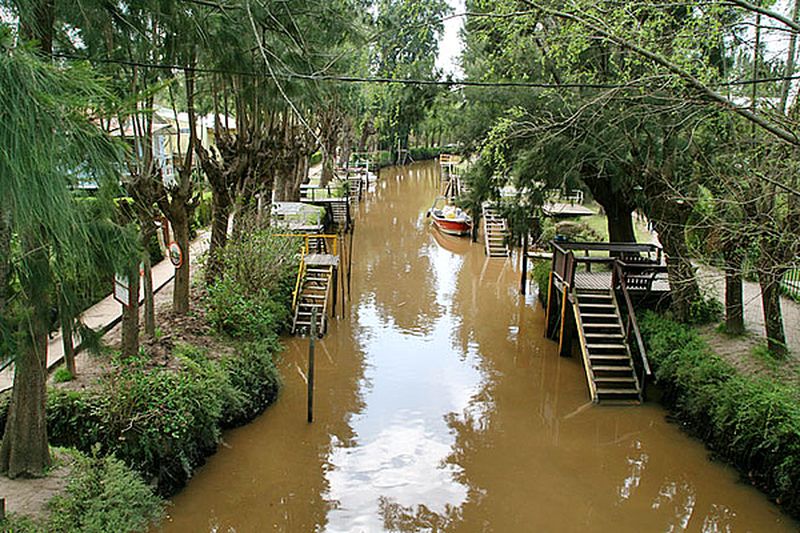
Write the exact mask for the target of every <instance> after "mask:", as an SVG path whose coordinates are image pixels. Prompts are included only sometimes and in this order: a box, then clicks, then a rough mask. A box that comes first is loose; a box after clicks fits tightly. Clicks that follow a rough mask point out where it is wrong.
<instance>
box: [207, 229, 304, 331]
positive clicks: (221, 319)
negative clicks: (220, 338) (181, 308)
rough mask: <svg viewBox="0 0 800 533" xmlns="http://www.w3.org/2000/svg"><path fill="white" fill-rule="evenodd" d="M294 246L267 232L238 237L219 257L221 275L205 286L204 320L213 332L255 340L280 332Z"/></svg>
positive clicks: (287, 304)
mask: <svg viewBox="0 0 800 533" xmlns="http://www.w3.org/2000/svg"><path fill="white" fill-rule="evenodd" d="M298 248H299V242H298V241H297V240H296V239H291V238H281V237H275V236H274V235H272V234H270V233H268V232H264V231H261V232H256V233H250V234H246V235H243V236H242V238H240V239H239V240H237V241H235V242H231V243H229V244H228V246H226V247H225V249H224V251H223V252H222V254H221V255H220V262H221V264H222V265H223V271H224V272H225V276H224V278H223V279H221V280H219V281H217V282H216V283H215V284H213V285H212V286H210V287H208V298H207V300H206V309H207V315H206V316H207V318H208V320H209V322H210V323H211V325H212V326H214V327H215V328H216V329H217V330H218V331H220V332H222V333H225V334H227V335H230V336H231V337H234V338H240V339H244V340H254V339H259V338H262V337H265V336H269V335H271V334H272V333H273V332H276V331H282V330H285V329H286V327H287V326H288V324H289V318H290V312H289V310H290V307H291V298H292V291H293V290H294V284H295V279H296V276H297V268H298V261H299V258H298V254H297V252H298Z"/></svg>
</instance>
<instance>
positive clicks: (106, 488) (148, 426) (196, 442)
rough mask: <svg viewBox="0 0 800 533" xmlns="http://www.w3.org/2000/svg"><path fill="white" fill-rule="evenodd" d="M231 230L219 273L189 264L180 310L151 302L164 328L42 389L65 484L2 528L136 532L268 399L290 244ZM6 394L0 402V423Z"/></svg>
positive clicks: (286, 301) (285, 300)
mask: <svg viewBox="0 0 800 533" xmlns="http://www.w3.org/2000/svg"><path fill="white" fill-rule="evenodd" d="M242 235H243V236H242V237H241V238H239V239H235V240H232V241H231V242H229V243H228V246H227V247H226V249H225V252H224V253H223V254H222V257H221V261H223V262H224V263H225V267H226V276H225V277H224V278H222V279H220V280H219V281H217V282H215V283H213V284H212V285H210V286H207V287H206V286H205V285H204V284H203V283H202V282H201V281H200V280H201V279H202V270H200V269H198V270H197V272H196V273H195V275H194V282H195V286H194V287H193V289H192V299H191V302H192V304H191V307H190V311H189V313H188V314H186V315H184V316H179V315H176V314H175V313H173V312H171V311H170V310H169V308H168V307H167V308H164V309H160V312H159V317H158V318H159V324H160V330H162V331H164V332H167V333H166V334H159V335H157V338H155V339H152V340H151V341H149V342H146V343H143V344H142V346H141V348H140V351H139V353H138V354H137V355H136V356H134V357H123V356H122V355H121V352H119V351H118V350H116V349H114V348H108V349H104V350H103V351H102V353H100V354H95V355H91V357H92V358H95V359H97V365H98V366H100V367H102V371H101V373H100V375H99V378H97V379H95V380H93V381H92V382H91V383H89V384H88V385H86V384H84V385H83V386H81V388H80V389H78V390H75V389H74V388H73V387H75V385H74V384H72V383H71V382H69V381H68V382H65V383H63V384H56V383H53V385H52V386H51V387H49V388H48V394H47V425H48V434H49V440H50V444H51V446H55V447H63V448H64V449H65V451H64V452H63V455H64V456H66V457H68V458H69V460H68V461H67V465H66V466H67V467H68V468H69V469H70V472H69V474H67V483H66V487H65V490H64V491H63V492H62V494H59V495H57V496H56V497H55V498H53V499H52V500H51V501H50V502H49V503H48V504H47V505H46V513H45V516H17V515H13V514H11V515H10V516H9V517H8V519H7V520H6V522H5V523H4V531H24V532H38V531H58V532H61V531H64V532H67V531H70V532H71V531H81V532H85V531H89V532H92V531H96V532H101V531H109V530H115V531H140V530H143V529H146V528H147V527H148V526H149V525H151V524H152V523H155V522H157V521H158V520H159V519H160V518H161V517H162V516H163V508H164V500H163V498H166V497H168V496H170V495H173V494H175V493H176V492H178V491H179V490H180V489H181V488H182V487H183V486H184V485H185V484H186V482H187V481H188V480H189V479H190V478H191V475H192V473H193V472H194V470H195V468H197V467H198V466H200V465H202V464H203V463H204V462H205V459H206V457H208V456H209V455H212V454H213V453H215V452H216V449H217V446H218V444H219V442H220V439H221V436H222V432H223V431H224V430H225V429H229V428H234V427H238V426H241V425H244V424H246V423H248V422H250V421H252V420H253V419H254V418H256V417H257V416H258V415H259V414H261V413H262V412H263V411H264V410H265V409H266V408H267V407H269V406H270V405H271V404H272V403H274V402H275V401H276V399H277V397H278V392H279V388H280V376H279V374H278V371H277V369H276V366H275V362H274V361H275V358H276V357H278V356H279V354H280V352H281V351H282V345H281V342H280V338H279V335H280V334H281V333H284V332H285V331H286V329H287V327H288V325H289V318H290V313H289V307H290V305H291V290H292V286H293V282H294V275H295V272H296V268H297V263H296V262H297V256H296V251H297V250H296V248H297V247H296V246H295V245H296V244H297V243H296V242H295V241H292V240H291V239H282V238H278V237H274V236H273V235H272V234H270V233H269V231H268V230H262V231H255V232H252V233H250V232H243V234H242ZM55 381H57V380H54V382H55ZM9 400H10V395H9V394H4V395H3V396H2V397H0V429H2V428H3V427H4V425H5V423H6V417H7V413H8V405H9ZM112 525H113V527H112V529H108V528H109V526H112Z"/></svg>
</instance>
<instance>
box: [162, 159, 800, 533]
mask: <svg viewBox="0 0 800 533" xmlns="http://www.w3.org/2000/svg"><path fill="white" fill-rule="evenodd" d="M437 185H438V165H436V164H431V163H423V164H416V165H412V166H410V167H407V168H399V169H398V168H392V169H387V170H385V171H383V172H382V174H381V180H380V181H379V182H378V183H377V186H376V188H375V190H374V191H373V192H371V193H370V194H369V196H368V198H367V200H366V201H365V202H362V203H361V205H360V206H358V208H357V215H356V217H357V218H356V220H357V225H356V229H355V235H354V246H353V247H354V251H355V253H354V261H353V270H352V293H351V301H350V302H348V304H347V305H346V306H345V308H344V310H343V314H344V318H340V319H339V320H334V321H332V323H331V328H330V331H329V334H328V335H327V337H326V338H325V339H324V340H322V341H321V342H319V343H318V345H317V357H316V361H317V373H316V385H317V388H316V410H315V416H316V421H315V422H314V423H313V424H307V423H306V420H305V415H306V413H305V408H306V396H305V390H306V384H305V378H304V372H305V369H306V358H307V349H308V340H307V339H294V338H290V339H287V345H288V346H287V351H286V352H285V353H284V355H283V357H282V359H281V361H280V364H279V366H280V369H281V373H282V375H283V381H284V386H283V390H282V392H281V396H280V398H279V400H278V402H277V403H276V404H275V405H274V406H273V407H271V408H270V409H268V410H267V411H266V412H265V413H264V414H263V415H262V416H261V417H259V418H258V419H257V420H256V421H254V422H253V423H251V424H249V425H248V426H246V427H243V428H240V429H236V430H233V431H229V432H227V433H226V434H225V438H224V442H223V444H222V446H220V449H219V451H218V452H217V454H216V455H214V456H212V457H211V458H209V461H208V463H207V464H206V465H204V466H203V467H202V468H201V469H200V470H199V471H198V472H197V474H196V475H195V477H194V478H193V479H192V480H191V481H190V483H189V485H188V486H187V487H186V488H185V489H184V490H183V491H182V492H181V493H180V494H178V495H177V496H176V497H175V498H174V500H173V505H172V506H171V507H170V508H169V509H168V515H169V516H168V518H167V519H166V520H165V522H164V524H163V525H162V527H161V529H160V531H163V532H186V531H193V532H194V531H209V532H234V531H236V532H255V531H289V532H310V531H331V532H359V531H370V532H372V531H384V530H388V531H464V532H473V531H496V532H523V531H559V532H561V531H567V532H569V531H583V532H586V531H615V532H617V531H631V532H634V531H635V532H640V531H708V532H712V531H713V532H721V531H796V530H797V524H796V523H794V522H792V521H791V520H790V519H788V518H787V517H785V516H783V515H782V514H781V513H780V511H779V510H778V509H777V507H775V506H774V505H772V504H771V503H770V502H768V501H767V499H766V498H765V497H764V496H763V495H762V494H761V493H759V492H758V491H756V490H755V489H753V488H752V487H750V486H748V485H746V484H743V483H741V482H740V481H739V477H738V475H737V473H736V472H735V471H734V470H732V469H731V468H728V467H726V466H724V465H721V464H719V463H715V462H713V461H712V460H711V459H710V458H709V452H708V451H707V450H705V449H704V447H703V445H702V444H701V443H699V442H697V441H695V440H693V439H691V438H689V437H687V436H686V435H685V434H684V433H682V432H681V430H680V429H679V428H678V427H677V426H675V425H674V424H671V423H669V422H667V421H666V420H665V416H666V412H665V411H664V410H663V409H662V408H661V407H660V406H659V405H658V404H657V403H654V402H650V403H647V404H645V405H643V406H635V407H607V406H592V405H591V404H589V403H587V402H588V392H587V387H586V383H585V376H584V372H583V369H582V367H581V366H580V361H579V360H578V358H571V359H570V358H561V357H558V355H557V354H556V345H555V344H554V343H552V342H550V341H547V340H545V339H544V338H543V334H542V328H543V319H544V317H543V314H542V311H541V306H539V305H537V304H536V302H535V300H534V298H533V297H530V296H529V297H528V298H527V299H525V298H522V297H520V296H519V294H518V284H519V270H518V266H517V262H515V261H512V260H508V261H504V260H498V259H493V260H491V261H487V260H486V258H485V255H484V252H483V248H482V247H481V246H480V245H479V244H473V245H470V244H469V243H468V241H467V240H466V239H456V238H452V237H444V236H442V235H440V234H438V233H437V232H436V231H435V230H433V229H432V228H431V227H430V223H429V221H428V220H427V219H426V217H425V212H426V210H427V208H428V207H429V205H430V204H431V203H432V201H433V198H434V197H435V196H436V190H437ZM339 311H342V309H341V307H340V309H339Z"/></svg>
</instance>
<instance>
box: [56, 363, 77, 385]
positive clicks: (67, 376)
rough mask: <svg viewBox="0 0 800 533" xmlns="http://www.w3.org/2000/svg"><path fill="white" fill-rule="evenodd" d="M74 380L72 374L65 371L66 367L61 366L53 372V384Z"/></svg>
mask: <svg viewBox="0 0 800 533" xmlns="http://www.w3.org/2000/svg"><path fill="white" fill-rule="evenodd" d="M73 379H75V376H73V375H72V372H70V371H69V370H67V367H64V366H61V367H58V368H57V369H56V371H55V372H53V382H55V383H66V382H67V381H72V380H73Z"/></svg>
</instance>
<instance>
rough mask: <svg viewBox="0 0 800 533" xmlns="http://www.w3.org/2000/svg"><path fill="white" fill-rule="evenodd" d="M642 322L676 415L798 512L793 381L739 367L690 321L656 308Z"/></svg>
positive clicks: (797, 408) (799, 430)
mask: <svg viewBox="0 0 800 533" xmlns="http://www.w3.org/2000/svg"><path fill="white" fill-rule="evenodd" d="M640 325H641V329H642V333H643V334H644V337H645V340H646V342H647V347H648V355H649V357H650V359H651V362H652V363H653V365H654V367H655V369H656V377H657V379H658V380H659V382H661V383H662V385H663V388H664V391H665V395H664V400H665V402H666V403H667V404H668V405H669V406H670V407H671V408H672V409H673V411H674V412H675V413H676V415H677V416H678V418H679V419H681V420H682V421H683V422H684V423H685V424H686V425H687V426H688V427H690V428H691V429H692V430H693V431H694V432H695V433H696V434H697V435H698V436H700V437H701V438H703V439H704V440H705V441H706V443H707V444H708V445H709V446H710V447H711V448H713V449H714V450H715V451H716V452H717V454H719V456H721V457H723V458H725V459H726V460H728V461H729V462H731V463H732V464H734V465H735V466H737V467H738V468H739V469H740V471H741V472H742V473H744V474H746V475H747V476H749V477H750V479H751V481H752V482H753V483H754V484H756V485H758V486H759V487H760V488H761V489H762V490H764V491H766V492H767V493H768V494H770V495H771V496H772V497H773V498H775V500H776V501H777V502H778V503H780V504H782V505H784V506H785V507H786V509H787V510H788V511H789V512H790V513H792V514H794V515H795V516H800V490H798V489H800V405H799V404H798V396H800V391H798V390H797V387H794V386H792V385H787V384H784V383H780V382H776V381H773V380H769V379H765V378H754V377H748V376H744V375H741V374H738V373H737V372H736V370H735V369H734V368H733V367H732V366H731V365H730V364H728V363H727V362H725V361H723V360H722V359H721V358H720V357H718V356H717V355H716V354H714V353H713V352H712V351H711V349H710V348H709V347H708V345H707V344H706V342H705V341H704V340H703V339H702V338H701V337H700V335H699V334H698V333H697V332H696V331H695V330H693V329H691V328H690V327H688V326H685V325H682V324H678V323H675V322H672V321H669V320H666V319H664V318H662V317H660V316H658V315H656V314H654V313H647V314H645V315H644V317H643V318H642V320H641V321H640Z"/></svg>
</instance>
